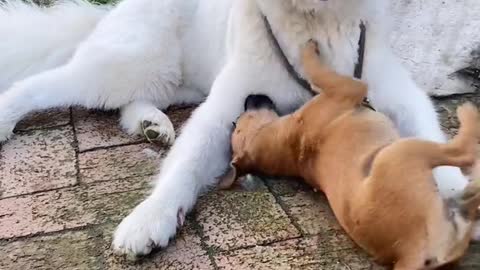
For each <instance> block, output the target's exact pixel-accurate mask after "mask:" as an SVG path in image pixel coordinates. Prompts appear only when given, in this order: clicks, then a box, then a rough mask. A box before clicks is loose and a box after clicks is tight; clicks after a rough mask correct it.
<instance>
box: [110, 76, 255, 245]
mask: <svg viewBox="0 0 480 270" xmlns="http://www.w3.org/2000/svg"><path fill="white" fill-rule="evenodd" d="M244 73H245V72H235V71H233V70H231V71H230V72H226V71H224V72H223V73H222V74H221V75H220V76H219V77H218V78H217V80H216V81H215V83H214V86H213V88H212V92H211V94H210V95H209V96H208V98H207V100H206V101H205V103H203V104H202V105H200V107H199V108H198V109H197V110H196V111H195V112H194V113H193V115H192V117H191V118H190V119H189V120H188V121H187V123H186V125H185V127H184V128H183V131H182V133H181V135H180V136H179V137H178V139H177V141H176V142H175V144H174V145H173V147H172V149H171V151H170V153H169V154H168V156H167V157H166V159H165V160H164V162H163V164H162V168H161V170H160V175H159V176H158V179H157V182H156V186H155V189H154V190H153V192H152V194H151V195H150V196H149V197H148V198H147V199H146V200H145V201H143V202H142V203H141V204H140V205H138V206H137V207H136V208H135V209H134V210H133V212H132V213H131V214H130V215H129V216H128V217H126V218H125V219H124V220H123V221H122V223H121V224H120V225H119V226H118V228H117V230H116V232H115V235H114V240H113V247H114V249H115V250H116V251H117V252H120V253H133V254H148V253H150V251H151V249H152V248H153V247H155V246H157V247H164V246H166V245H167V244H168V241H169V239H170V238H171V237H173V236H174V235H175V232H176V229H177V226H180V225H181V223H182V221H183V220H184V215H185V213H187V212H188V211H189V210H191V208H192V207H193V205H194V203H195V201H196V198H197V196H198V194H199V193H200V192H201V191H202V190H204V189H205V188H207V187H209V186H211V185H214V184H216V183H217V179H216V177H218V176H220V175H221V174H222V173H223V172H224V170H225V169H226V168H227V166H228V161H229V154H230V153H229V139H230V132H231V128H232V122H233V121H235V118H236V117H237V116H238V115H239V114H240V112H241V111H242V108H243V102H244V98H245V96H244V94H245V93H246V89H252V86H251V85H245V84H246V82H251V81H252V80H251V79H250V78H249V76H246V77H245V76H244ZM239 77H241V78H239Z"/></svg>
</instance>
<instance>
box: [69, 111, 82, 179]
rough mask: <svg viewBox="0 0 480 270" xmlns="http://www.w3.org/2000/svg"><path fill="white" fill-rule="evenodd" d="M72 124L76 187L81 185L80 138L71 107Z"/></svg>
mask: <svg viewBox="0 0 480 270" xmlns="http://www.w3.org/2000/svg"><path fill="white" fill-rule="evenodd" d="M69 110H70V124H71V125H72V129H73V145H72V146H73V149H74V150H75V185H79V184H80V159H79V157H78V156H79V152H80V151H79V147H78V137H77V128H76V126H75V121H74V119H73V109H72V107H70V109H69Z"/></svg>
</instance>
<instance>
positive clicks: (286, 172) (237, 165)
mask: <svg viewBox="0 0 480 270" xmlns="http://www.w3.org/2000/svg"><path fill="white" fill-rule="evenodd" d="M302 57H303V64H304V68H305V71H306V74H307V76H308V78H309V79H310V82H311V84H312V86H313V87H314V88H315V89H317V90H319V89H322V91H321V92H320V91H319V95H317V96H316V97H315V98H313V99H312V100H311V101H310V102H308V103H307V104H306V105H304V106H303V107H302V108H300V109H299V110H298V111H297V112H295V113H293V114H291V115H288V116H285V117H279V116H278V115H277V114H276V113H275V111H274V110H273V108H274V106H273V103H272V102H271V101H270V100H269V98H268V97H266V96H249V97H248V98H247V100H246V103H245V107H246V112H245V113H244V114H243V115H241V116H240V118H239V119H238V122H237V123H236V128H235V130H234V132H233V135H232V150H233V158H232V162H231V170H230V171H229V172H228V173H227V174H226V175H225V176H223V177H222V179H221V187H223V188H226V187H229V186H230V185H231V184H233V182H234V181H235V179H237V177H239V176H241V175H244V174H247V173H261V174H268V175H278V176H299V177H302V178H303V179H304V180H305V181H306V182H307V183H308V184H310V185H311V186H313V187H314V188H316V189H320V190H322V191H323V192H324V193H325V194H326V196H327V198H328V200H329V203H330V205H331V207H332V209H333V211H334V213H335V215H336V217H337V219H338V221H339V223H340V224H341V225H342V227H343V228H344V229H345V230H346V231H347V233H348V234H349V235H350V236H351V237H352V238H353V240H354V241H355V242H356V243H357V244H358V245H359V246H361V247H362V248H364V249H365V250H366V251H367V252H369V253H370V254H371V255H373V256H374V258H375V259H377V260H378V261H379V262H380V263H383V264H394V267H395V269H396V270H400V269H408V270H416V269H434V268H438V267H439V266H442V265H445V264H449V263H451V262H455V261H457V260H458V259H459V258H460V257H461V256H462V255H463V254H464V253H465V251H466V249H467V247H468V244H469V239H470V235H471V233H472V224H473V222H472V221H473V220H474V217H475V212H476V209H477V207H478V206H479V204H480V183H479V182H472V183H471V184H470V185H469V186H468V187H467V188H466V189H465V191H464V194H463V196H462V197H459V198H457V199H452V200H449V201H446V200H443V199H442V198H441V197H440V195H439V193H438V192H437V189H436V186H435V183H434V180H433V176H432V168H434V167H436V166H442V165H450V166H458V167H462V168H465V167H470V166H472V165H473V163H474V161H475V147H476V144H477V140H478V136H479V134H478V132H479V126H478V120H479V119H478V112H477V110H476V108H475V107H474V106H472V105H471V104H465V105H463V106H461V107H460V108H459V109H458V111H457V113H458V117H459V119H460V122H461V128H460V131H459V134H458V135H457V136H456V137H455V138H454V139H453V140H451V141H450V142H448V143H446V144H438V143H433V142H428V141H422V140H418V139H400V138H399V135H398V134H397V131H396V130H395V128H394V126H393V124H392V122H391V121H390V120H389V119H388V118H387V117H385V116H384V115H382V114H380V113H377V112H375V111H372V110H369V109H367V108H363V107H361V106H360V104H361V102H362V100H363V98H364V97H365V95H366V93H367V86H366V85H365V84H364V83H362V82H360V81H357V80H354V79H351V78H350V77H344V76H341V75H339V74H336V73H335V72H334V71H332V70H330V69H329V68H327V67H326V66H323V65H322V64H321V63H320V61H319V60H318V59H319V58H318V55H317V52H316V46H315V44H314V43H313V42H311V43H309V44H308V45H307V47H306V48H305V50H304V51H303V56H302Z"/></svg>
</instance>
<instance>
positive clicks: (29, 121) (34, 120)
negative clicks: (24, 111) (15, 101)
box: [15, 108, 70, 131]
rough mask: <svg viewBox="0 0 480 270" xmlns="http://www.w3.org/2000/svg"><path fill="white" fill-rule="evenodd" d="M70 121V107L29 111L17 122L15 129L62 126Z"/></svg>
mask: <svg viewBox="0 0 480 270" xmlns="http://www.w3.org/2000/svg"><path fill="white" fill-rule="evenodd" d="M69 123H70V108H61V109H50V110H45V111H40V112H35V113H30V114H29V115H27V116H26V117H25V118H24V119H23V120H21V121H20V122H18V124H17V126H16V128H15V130H17V131H25V130H32V129H42V128H50V127H58V126H64V125H67V124H69Z"/></svg>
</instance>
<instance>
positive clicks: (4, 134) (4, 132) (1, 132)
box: [0, 121, 15, 143]
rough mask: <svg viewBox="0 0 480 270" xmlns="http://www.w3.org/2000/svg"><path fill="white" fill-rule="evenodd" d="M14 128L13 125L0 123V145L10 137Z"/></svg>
mask: <svg viewBox="0 0 480 270" xmlns="http://www.w3.org/2000/svg"><path fill="white" fill-rule="evenodd" d="M14 128H15V123H11V122H2V121H0V143H1V142H4V141H6V140H8V139H10V137H12V135H13V129H14Z"/></svg>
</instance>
